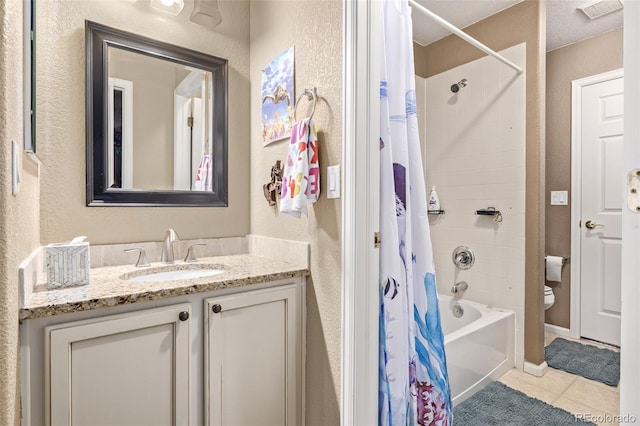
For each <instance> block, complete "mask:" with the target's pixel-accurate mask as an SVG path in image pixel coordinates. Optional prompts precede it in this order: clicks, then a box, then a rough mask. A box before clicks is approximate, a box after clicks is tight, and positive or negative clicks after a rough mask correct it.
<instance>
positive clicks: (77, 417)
mask: <svg viewBox="0 0 640 426" xmlns="http://www.w3.org/2000/svg"><path fill="white" fill-rule="evenodd" d="M189 316H190V305H189V304H179V305H173V306H167V307H162V308H157V309H147V310H143V311H139V312H132V313H127V314H122V315H113V316H108V317H100V318H95V319H90V320H85V321H74V322H69V323H62V324H58V325H55V326H50V327H46V328H45V339H46V340H47V341H48V342H47V343H45V348H47V347H48V348H49V353H48V360H49V362H48V363H47V364H46V365H47V367H48V368H47V367H45V380H47V379H48V380H47V381H48V382H49V383H47V384H46V385H45V386H46V388H45V389H46V392H45V401H49V403H50V416H51V420H50V422H48V423H50V424H51V425H74V426H76V425H77V426H80V425H83V426H84V425H93V426H98V425H105V426H106V425H131V426H134V425H136V426H140V425H189V424H190V422H189V378H190V374H189V373H190V372H189V354H190V351H189ZM47 370H48V371H47Z"/></svg>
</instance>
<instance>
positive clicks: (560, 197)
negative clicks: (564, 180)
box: [551, 191, 569, 206]
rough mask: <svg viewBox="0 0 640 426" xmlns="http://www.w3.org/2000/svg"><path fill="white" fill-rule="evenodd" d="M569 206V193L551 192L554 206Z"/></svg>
mask: <svg viewBox="0 0 640 426" xmlns="http://www.w3.org/2000/svg"><path fill="white" fill-rule="evenodd" d="M568 204H569V191H551V205H552V206H566V205H568Z"/></svg>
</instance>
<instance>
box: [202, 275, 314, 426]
mask: <svg viewBox="0 0 640 426" xmlns="http://www.w3.org/2000/svg"><path fill="white" fill-rule="evenodd" d="M300 295H301V287H300V285H295V284H291V285H286V286H283V287H274V288H270V289H266V290H257V291H250V292H246V293H240V294H233V295H229V296H222V297H216V298H212V299H207V300H206V303H205V306H206V309H207V312H208V314H207V315H208V330H207V339H208V340H207V343H206V344H205V350H206V351H207V354H206V362H207V365H206V368H205V369H206V374H207V378H208V380H206V390H205V398H206V399H205V407H206V409H205V411H206V417H207V421H206V424H208V425H219V426H224V425H234V426H248V425H262V426H267V425H282V426H284V425H290V426H293V425H299V424H302V410H301V406H302V400H301V397H302V396H301V395H302V392H303V390H302V386H301V380H300V378H301V376H302V375H301V368H302V338H301V336H302V315H301V312H302V311H301V306H300V305H301V303H300V300H301V296H300Z"/></svg>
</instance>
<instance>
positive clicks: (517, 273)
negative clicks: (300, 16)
mask: <svg viewBox="0 0 640 426" xmlns="http://www.w3.org/2000/svg"><path fill="white" fill-rule="evenodd" d="M500 53H501V54H502V55H504V56H505V57H506V58H507V59H509V60H511V61H512V62H514V63H515V64H517V65H519V66H521V67H523V68H524V65H525V57H526V51H525V44H524V43H522V44H519V45H516V46H513V47H510V48H508V49H505V50H503V51H501V52H500ZM463 79H466V80H467V84H466V86H465V87H460V88H459V90H458V91H457V92H456V93H454V92H452V90H451V85H452V84H454V83H456V82H460V81H461V80H463ZM416 85H417V88H416V91H417V101H418V115H419V117H420V120H419V125H420V130H421V133H420V134H421V138H422V141H421V143H422V152H423V157H424V158H423V163H424V168H425V180H426V186H427V188H430V187H431V186H436V188H437V189H438V195H439V196H440V203H441V208H442V209H443V210H444V211H445V214H442V215H438V216H435V215H433V216H429V222H430V225H431V239H432V243H433V249H434V262H435V267H436V274H437V282H438V286H439V292H440V293H444V294H450V289H451V286H452V285H453V284H454V283H457V282H460V281H466V282H467V283H468V284H469V288H468V290H466V291H465V292H464V293H462V294H461V297H462V298H463V299H466V300H471V301H474V302H478V303H481V304H484V305H490V306H494V307H497V308H500V309H509V310H512V311H514V312H515V315H516V321H515V365H516V367H517V368H519V369H522V368H523V363H524V282H525V268H524V265H525V172H526V171H525V129H526V126H525V125H526V114H525V108H526V104H525V74H524V73H523V74H520V75H518V74H517V73H516V72H515V71H514V70H512V69H511V68H509V67H507V66H505V65H504V64H502V63H500V62H498V61H496V60H495V59H493V58H491V57H484V58H481V59H478V60H476V61H473V62H469V63H467V64H464V65H461V66H459V67H456V68H453V69H451V70H449V71H445V72H443V73H441V74H438V75H435V76H433V77H430V78H428V79H426V80H425V79H422V78H420V77H416ZM487 207H494V208H495V209H496V210H500V211H501V213H502V222H500V223H498V222H495V221H494V220H493V217H491V216H479V215H476V214H475V212H476V210H479V209H486V208H487ZM460 245H464V246H467V247H469V248H470V249H472V250H473V251H474V252H475V254H476V263H475V265H474V266H473V268H471V269H469V270H465V271H459V270H456V269H455V267H454V265H453V262H452V261H451V253H452V251H453V250H454V248H455V247H457V246H460Z"/></svg>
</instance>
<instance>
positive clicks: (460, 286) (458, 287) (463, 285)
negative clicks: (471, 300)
mask: <svg viewBox="0 0 640 426" xmlns="http://www.w3.org/2000/svg"><path fill="white" fill-rule="evenodd" d="M468 288H469V284H467V282H466V281H460V282H459V283H455V284H454V285H453V287H451V293H453V294H458V293H460V292H462V291H465V290H466V289H468Z"/></svg>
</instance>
